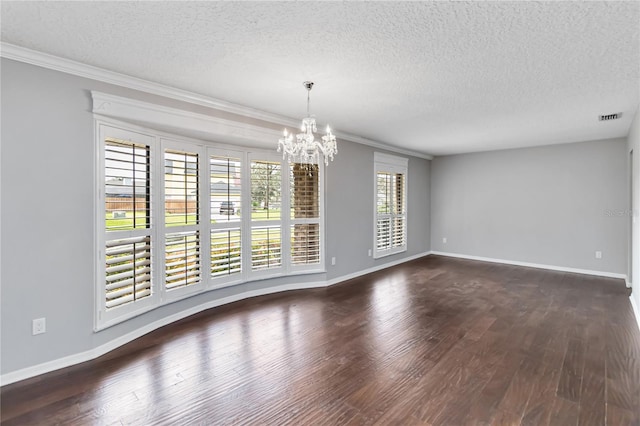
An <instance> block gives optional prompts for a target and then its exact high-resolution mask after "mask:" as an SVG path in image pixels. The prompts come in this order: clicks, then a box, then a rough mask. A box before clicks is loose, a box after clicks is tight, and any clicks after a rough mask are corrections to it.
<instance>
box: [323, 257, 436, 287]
mask: <svg viewBox="0 0 640 426" xmlns="http://www.w3.org/2000/svg"><path fill="white" fill-rule="evenodd" d="M431 253H432V252H430V251H425V252H424V253H419V254H414V255H413V256H409V257H404V258H402V259H399V260H394V261H393V262H388V263H383V264H382V265H376V266H374V267H372V268H368V269H364V270H362V271H358V272H354V273H352V274H347V275H342V276H340V277H338V278H334V279H332V280H329V281H327V286H332V285H334V284H338V283H341V282H344V281H348V280H352V279H354V278H358V277H360V276H362V275H367V274H371V273H373V272H376V271H380V270H382V269H386V268H390V267H392V266H396V265H400V264H401V263H406V262H410V261H412V260H416V259H420V258H421V257H425V256H428V255H430V254H431Z"/></svg>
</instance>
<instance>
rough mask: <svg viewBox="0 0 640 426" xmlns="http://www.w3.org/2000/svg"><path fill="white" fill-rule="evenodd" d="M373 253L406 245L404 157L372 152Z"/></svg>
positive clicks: (389, 251) (398, 249) (395, 250)
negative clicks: (373, 179) (373, 200)
mask: <svg viewBox="0 0 640 426" xmlns="http://www.w3.org/2000/svg"><path fill="white" fill-rule="evenodd" d="M374 158H375V161H374V163H375V206H374V214H375V220H374V224H375V225H374V226H375V229H374V235H375V240H374V247H375V253H374V255H375V257H381V256H386V255H390V254H394V253H399V252H402V251H405V250H406V249H407V219H406V218H407V212H406V204H407V185H406V179H407V178H406V176H407V160H406V159H404V158H401V157H395V156H391V155H386V154H380V153H375V157H374Z"/></svg>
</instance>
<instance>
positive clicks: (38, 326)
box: [31, 318, 47, 336]
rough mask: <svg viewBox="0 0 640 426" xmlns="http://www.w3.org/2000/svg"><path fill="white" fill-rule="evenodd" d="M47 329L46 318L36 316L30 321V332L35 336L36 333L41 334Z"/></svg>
mask: <svg viewBox="0 0 640 426" xmlns="http://www.w3.org/2000/svg"><path fill="white" fill-rule="evenodd" d="M46 331H47V319H46V318H37V319H34V320H33V321H32V323H31V333H32V334H33V335H34V336H35V335H36V334H42V333H45V332H46Z"/></svg>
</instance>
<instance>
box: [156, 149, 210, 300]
mask: <svg viewBox="0 0 640 426" xmlns="http://www.w3.org/2000/svg"><path fill="white" fill-rule="evenodd" d="M198 161H199V155H198V153H196V152H188V151H183V150H176V149H165V151H164V165H165V175H164V204H165V215H164V216H165V227H166V228H165V229H166V233H165V247H164V251H165V257H164V281H165V289H167V290H172V291H173V290H176V289H180V288H186V287H190V286H194V285H196V284H201V283H202V265H201V258H200V248H201V247H200V243H201V235H200V229H199V228H198V225H199V224H200V192H199V189H200V182H199V177H200V176H199V163H198ZM169 230H170V231H169Z"/></svg>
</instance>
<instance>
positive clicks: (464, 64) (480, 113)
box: [1, 1, 640, 155]
mask: <svg viewBox="0 0 640 426" xmlns="http://www.w3.org/2000/svg"><path fill="white" fill-rule="evenodd" d="M1 12H2V15H1V16H2V33H1V34H2V41H3V42H7V43H11V44H15V45H18V46H23V47H27V48H30V49H34V50H38V51H42V52H46V53H50V54H53V55H57V56H60V57H64V58H68V59H72V60H76V61H79V62H83V63H86V64H90V65H94V66H98V67H101V68H105V69H108V70H112V71H117V72H121V73H124V74H128V75H131V76H135V77H140V78H143V79H146V80H150V81H154V82H158V83H163V84H166V85H169V86H173V87H176V88H180V89H185V90H189V91H193V92H196V93H199V94H203V95H207V96H211V97H215V98H218V99H222V100H226V101H229V102H233V103H237V104H241V105H245V106H249V107H253V108H257V109H261V110H264V111H268V112H272V113H277V114H281V115H284V116H288V117H294V118H301V117H302V116H303V115H304V114H305V108H306V106H305V102H306V97H305V91H304V88H303V87H302V84H301V83H302V81H304V80H313V81H315V82H316V86H315V87H314V89H313V91H312V93H311V111H312V113H314V114H315V115H316V116H317V117H318V120H319V121H320V122H323V123H326V122H329V123H331V125H332V127H333V128H335V129H337V130H338V131H340V130H342V131H345V132H348V133H351V134H353V135H358V136H363V137H366V138H369V139H372V140H375V141H378V142H382V143H386V144H389V145H394V146H399V147H403V148H406V149H410V150H415V151H419V152H423V153H427V154H435V155H440V154H450V153H459V152H471V151H482V150H490V149H499V148H510V147H522V146H533V145H546V144H552V143H564V142H575V141H582V140H592V139H601V138H609V137H623V136H626V135H627V132H628V129H629V125H630V123H631V118H632V116H633V114H634V113H635V110H636V108H637V107H638V103H639V99H640V87H639V80H640V58H639V56H640V55H639V51H640V44H639V38H640V37H639V27H640V26H639V25H638V22H640V3H638V2H635V1H633V2H491V3H484V2H375V3H371V2H282V3H280V2H277V3H271V2H269V3H265V2H257V3H254V2H9V1H2V4H1ZM614 112H623V118H622V119H621V120H617V121H612V122H599V121H598V115H599V114H608V113H614Z"/></svg>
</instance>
